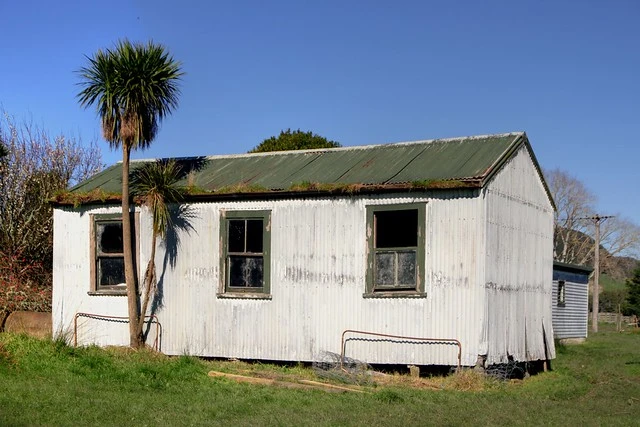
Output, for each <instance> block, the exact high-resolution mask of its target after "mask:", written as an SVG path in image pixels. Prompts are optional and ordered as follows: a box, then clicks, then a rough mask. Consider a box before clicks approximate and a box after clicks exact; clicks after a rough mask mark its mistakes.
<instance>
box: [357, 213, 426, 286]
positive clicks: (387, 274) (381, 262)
mask: <svg viewBox="0 0 640 427" xmlns="http://www.w3.org/2000/svg"><path fill="white" fill-rule="evenodd" d="M366 214H367V245H368V251H367V254H368V256H367V278H366V281H367V283H366V293H365V296H369V297H374V296H390V297H393V296H408V295H410V296H424V287H425V285H424V277H425V234H426V233H425V226H426V220H425V219H426V208H425V203H407V204H394V205H370V206H367V213H366Z"/></svg>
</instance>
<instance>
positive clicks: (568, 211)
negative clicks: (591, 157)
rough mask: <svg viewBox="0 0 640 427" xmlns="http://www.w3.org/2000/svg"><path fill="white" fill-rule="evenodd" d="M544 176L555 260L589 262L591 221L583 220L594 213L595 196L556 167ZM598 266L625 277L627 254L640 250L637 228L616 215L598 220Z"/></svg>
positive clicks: (639, 235)
mask: <svg viewBox="0 0 640 427" xmlns="http://www.w3.org/2000/svg"><path fill="white" fill-rule="evenodd" d="M544 174H545V179H546V181H547V185H548V186H549V191H550V192H551V194H552V196H553V198H554V200H555V202H556V207H557V211H556V213H555V217H554V259H555V260H556V261H561V262H566V263H571V264H578V265H592V264H593V255H594V250H595V247H594V226H593V222H592V221H590V220H588V219H585V218H589V217H591V216H593V215H595V214H596V210H595V202H596V197H595V195H594V194H593V193H592V192H591V191H589V190H588V189H587V188H586V187H585V185H584V184H583V183H582V182H581V181H579V180H578V179H577V178H575V177H573V176H571V175H569V174H568V173H566V172H564V171H561V170H559V169H554V170H549V171H545V173H544ZM600 244H601V256H600V268H601V271H606V272H607V273H609V274H610V275H611V276H612V277H614V278H617V279H624V278H625V277H627V275H628V274H629V272H630V271H629V265H633V264H634V263H633V262H631V263H630V260H629V258H625V257H623V255H627V256H637V255H638V252H639V250H640V227H639V226H638V225H637V224H634V223H633V222H631V221H629V220H626V219H625V218H620V217H619V216H615V217H614V218H609V219H607V220H606V221H604V222H602V223H601V228H600Z"/></svg>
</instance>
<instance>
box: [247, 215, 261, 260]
mask: <svg viewBox="0 0 640 427" xmlns="http://www.w3.org/2000/svg"><path fill="white" fill-rule="evenodd" d="M247 252H252V253H262V220H261V219H248V220H247Z"/></svg>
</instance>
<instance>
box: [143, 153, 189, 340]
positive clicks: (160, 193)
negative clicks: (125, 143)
mask: <svg viewBox="0 0 640 427" xmlns="http://www.w3.org/2000/svg"><path fill="white" fill-rule="evenodd" d="M181 172H182V171H181V168H180V167H179V166H178V164H177V163H176V162H175V161H174V160H169V161H162V160H159V161H156V162H153V163H146V164H145V165H144V166H142V167H141V168H139V169H136V170H135V171H133V173H132V176H131V192H132V194H133V195H134V196H135V197H137V198H139V199H140V202H141V203H142V205H143V206H145V207H146V209H147V210H148V211H149V213H150V214H151V218H152V235H151V255H150V256H149V262H148V264H147V269H146V270H145V273H144V280H143V283H142V289H141V292H140V293H141V297H142V301H141V306H142V308H141V310H140V315H139V317H138V325H139V327H140V328H142V326H143V324H144V319H145V316H146V314H147V307H148V305H149V300H150V297H151V296H152V295H154V293H155V290H156V285H157V277H156V264H155V258H156V245H157V241H158V237H160V238H161V239H165V238H166V235H167V232H168V231H169V228H170V227H171V226H172V221H171V212H170V211H169V205H170V204H172V203H179V202H180V201H182V199H183V191H182V189H180V188H179V187H177V186H176V183H177V182H178V181H179V180H180V179H181V178H182V174H181Z"/></svg>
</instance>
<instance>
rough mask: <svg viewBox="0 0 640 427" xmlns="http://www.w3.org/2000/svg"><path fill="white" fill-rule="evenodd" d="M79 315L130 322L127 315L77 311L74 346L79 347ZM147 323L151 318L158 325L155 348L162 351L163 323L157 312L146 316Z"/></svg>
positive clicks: (74, 323) (74, 318)
mask: <svg viewBox="0 0 640 427" xmlns="http://www.w3.org/2000/svg"><path fill="white" fill-rule="evenodd" d="M78 317H87V318H90V319H96V320H106V321H108V322H109V321H111V322H118V323H129V317H126V316H106V315H104V314H96V313H76V314H75V316H74V317H73V346H74V347H77V346H78ZM144 318H145V323H146V322H147V320H146V319H149V320H148V321H149V322H154V321H155V322H154V323H155V324H156V325H158V327H157V328H156V337H155V340H154V341H153V347H152V348H153V349H154V350H155V351H160V350H159V349H161V348H162V324H161V323H160V321H159V320H158V316H156V315H155V314H151V315H149V316H145V317H144Z"/></svg>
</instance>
